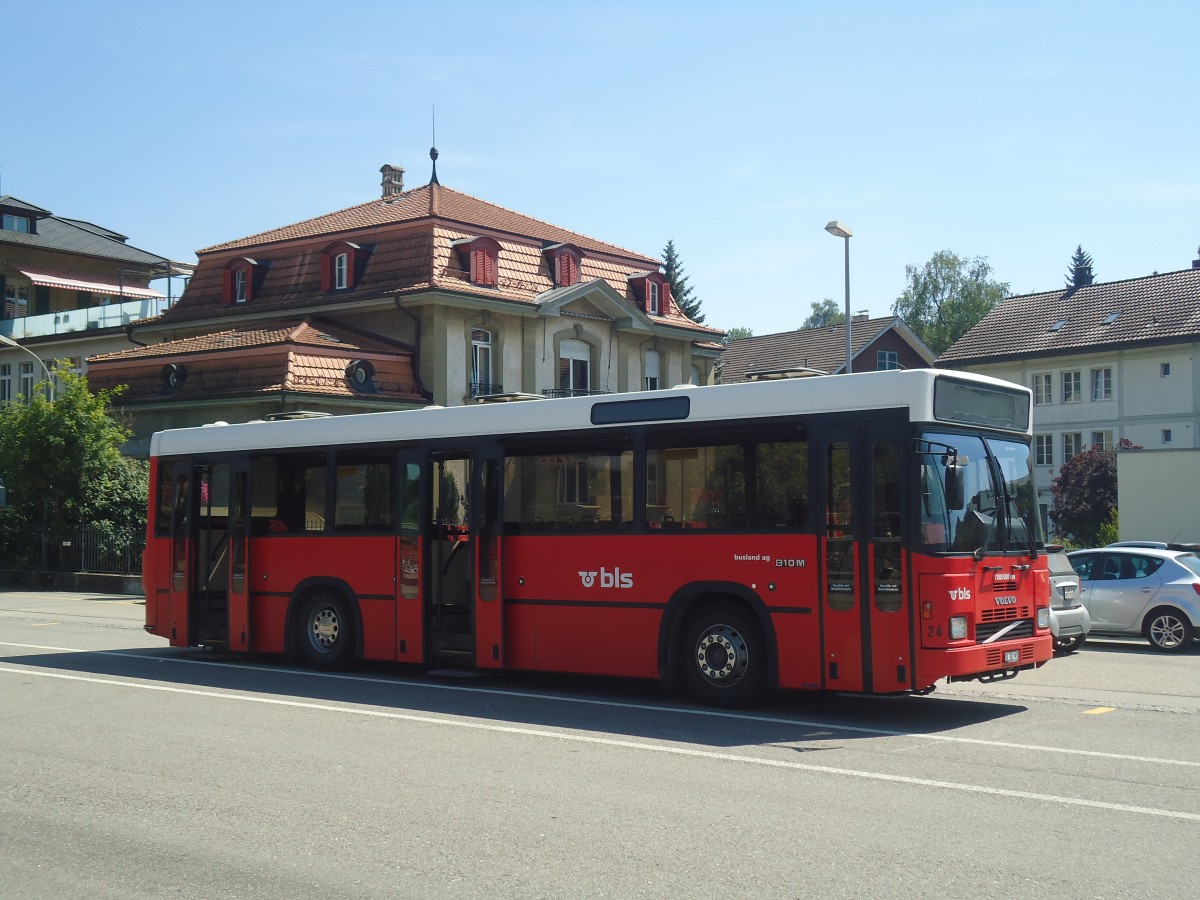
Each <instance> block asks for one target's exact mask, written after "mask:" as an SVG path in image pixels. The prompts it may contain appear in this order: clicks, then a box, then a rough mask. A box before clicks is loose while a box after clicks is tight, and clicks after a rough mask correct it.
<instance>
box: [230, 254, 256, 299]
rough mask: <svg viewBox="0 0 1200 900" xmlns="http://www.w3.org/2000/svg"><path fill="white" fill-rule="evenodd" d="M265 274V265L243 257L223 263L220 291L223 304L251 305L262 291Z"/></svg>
mask: <svg viewBox="0 0 1200 900" xmlns="http://www.w3.org/2000/svg"><path fill="white" fill-rule="evenodd" d="M266 274H267V265H266V263H262V262H259V261H258V260H254V259H250V258H248V257H245V256H243V257H239V258H238V259H231V260H230V261H229V262H227V263H225V273H224V279H223V281H224V285H223V290H222V294H223V296H224V297H225V302H226V303H252V302H253V301H254V299H255V298H256V297H257V296H258V295H259V293H260V292H261V291H262V282H263V278H264V277H265V276H266Z"/></svg>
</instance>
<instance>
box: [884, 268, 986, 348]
mask: <svg viewBox="0 0 1200 900" xmlns="http://www.w3.org/2000/svg"><path fill="white" fill-rule="evenodd" d="M904 275H905V279H906V280H907V282H908V286H907V287H906V288H905V289H904V293H903V294H901V295H900V297H899V299H898V300H896V303H895V305H894V306H893V307H892V312H894V313H895V314H896V315H898V316H899V317H900V318H902V319H903V320H904V321H905V323H906V324H907V325H908V326H909V327H910V328H911V329H912V330H913V331H915V332H916V333H917V336H918V337H920V338H921V340H923V341H924V342H925V343H926V344H928V345H929V347H930V349H931V350H933V352H934V353H935V354H940V353H942V352H944V351H945V350H947V349H948V348H949V347H950V346H951V345H952V344H953V343H954V342H955V341H957V340H958V339H959V338H960V337H962V336H963V335H964V334H966V333H967V332H968V331H970V330H971V328H973V327H974V326H975V325H976V324H977V323H978V322H979V320H980V319H982V318H983V317H984V316H986V315H987V314H988V313H989V312H991V310H992V309H993V308H994V307H995V306H996V305H997V304H998V303H1000V301H1001V300H1003V299H1004V298H1005V296H1006V295H1007V294H1008V284H1007V283H1005V282H1002V281H994V280H993V279H992V277H991V275H992V267H991V266H990V265H989V264H988V261H987V257H984V256H977V257H975V258H974V259H966V258H963V257H959V256H957V255H955V254H954V253H952V252H950V251H949V250H939V251H938V252H937V253H935V254H933V257H932V258H931V259H930V260H929V262H927V263H925V265H923V266H920V267H917V266H905V267H904Z"/></svg>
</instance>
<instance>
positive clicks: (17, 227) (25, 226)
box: [0, 213, 33, 234]
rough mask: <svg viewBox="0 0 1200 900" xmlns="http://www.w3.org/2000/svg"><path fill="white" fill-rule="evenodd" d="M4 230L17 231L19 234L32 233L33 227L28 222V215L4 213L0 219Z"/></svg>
mask: <svg viewBox="0 0 1200 900" xmlns="http://www.w3.org/2000/svg"><path fill="white" fill-rule="evenodd" d="M0 222H2V225H0V227H3V229H4V230H5V231H17V232H20V233H21V234H32V233H33V228H32V226H31V224H30V219H29V216H13V215H9V214H8V213H4V216H3V219H2V220H0Z"/></svg>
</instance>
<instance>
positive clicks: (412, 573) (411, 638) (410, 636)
mask: <svg viewBox="0 0 1200 900" xmlns="http://www.w3.org/2000/svg"><path fill="white" fill-rule="evenodd" d="M425 464H426V459H425V454H424V453H423V452H422V451H419V450H405V451H403V452H402V453H401V454H400V458H399V460H398V466H397V470H398V472H399V476H400V477H399V480H400V543H399V545H398V550H397V552H398V555H399V558H398V559H397V560H396V570H397V571H398V572H399V573H400V590H399V592H398V599H397V603H398V604H399V605H398V607H397V609H396V648H397V658H398V659H400V660H402V661H404V662H423V661H424V656H423V649H422V648H423V646H424V642H423V641H422V639H421V635H422V630H421V621H422V616H423V610H422V605H421V598H422V597H423V596H425V589H424V587H425V581H426V574H427V572H428V567H426V566H424V565H423V564H422V561H423V560H424V558H425V556H424V550H425V545H426V543H427V542H426V540H425V528H424V527H423V524H422V523H424V522H425V521H426V512H425V502H426V497H425V493H426V492H425V484H426V478H425Z"/></svg>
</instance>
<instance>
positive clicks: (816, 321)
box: [800, 297, 846, 328]
mask: <svg viewBox="0 0 1200 900" xmlns="http://www.w3.org/2000/svg"><path fill="white" fill-rule="evenodd" d="M845 321H846V314H845V312H843V311H842V309H841V307H839V306H838V305H837V302H836V301H834V300H831V299H829V298H828V297H826V298H825V299H824V300H822V301H821V302H819V303H818V302H816V301H814V302H813V304H812V312H811V313H809V316H808V318H807V319H805V320H804V324H803V325H801V326H800V327H801V328H824V327H825V326H826V325H841V324H842V323H843V322H845Z"/></svg>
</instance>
